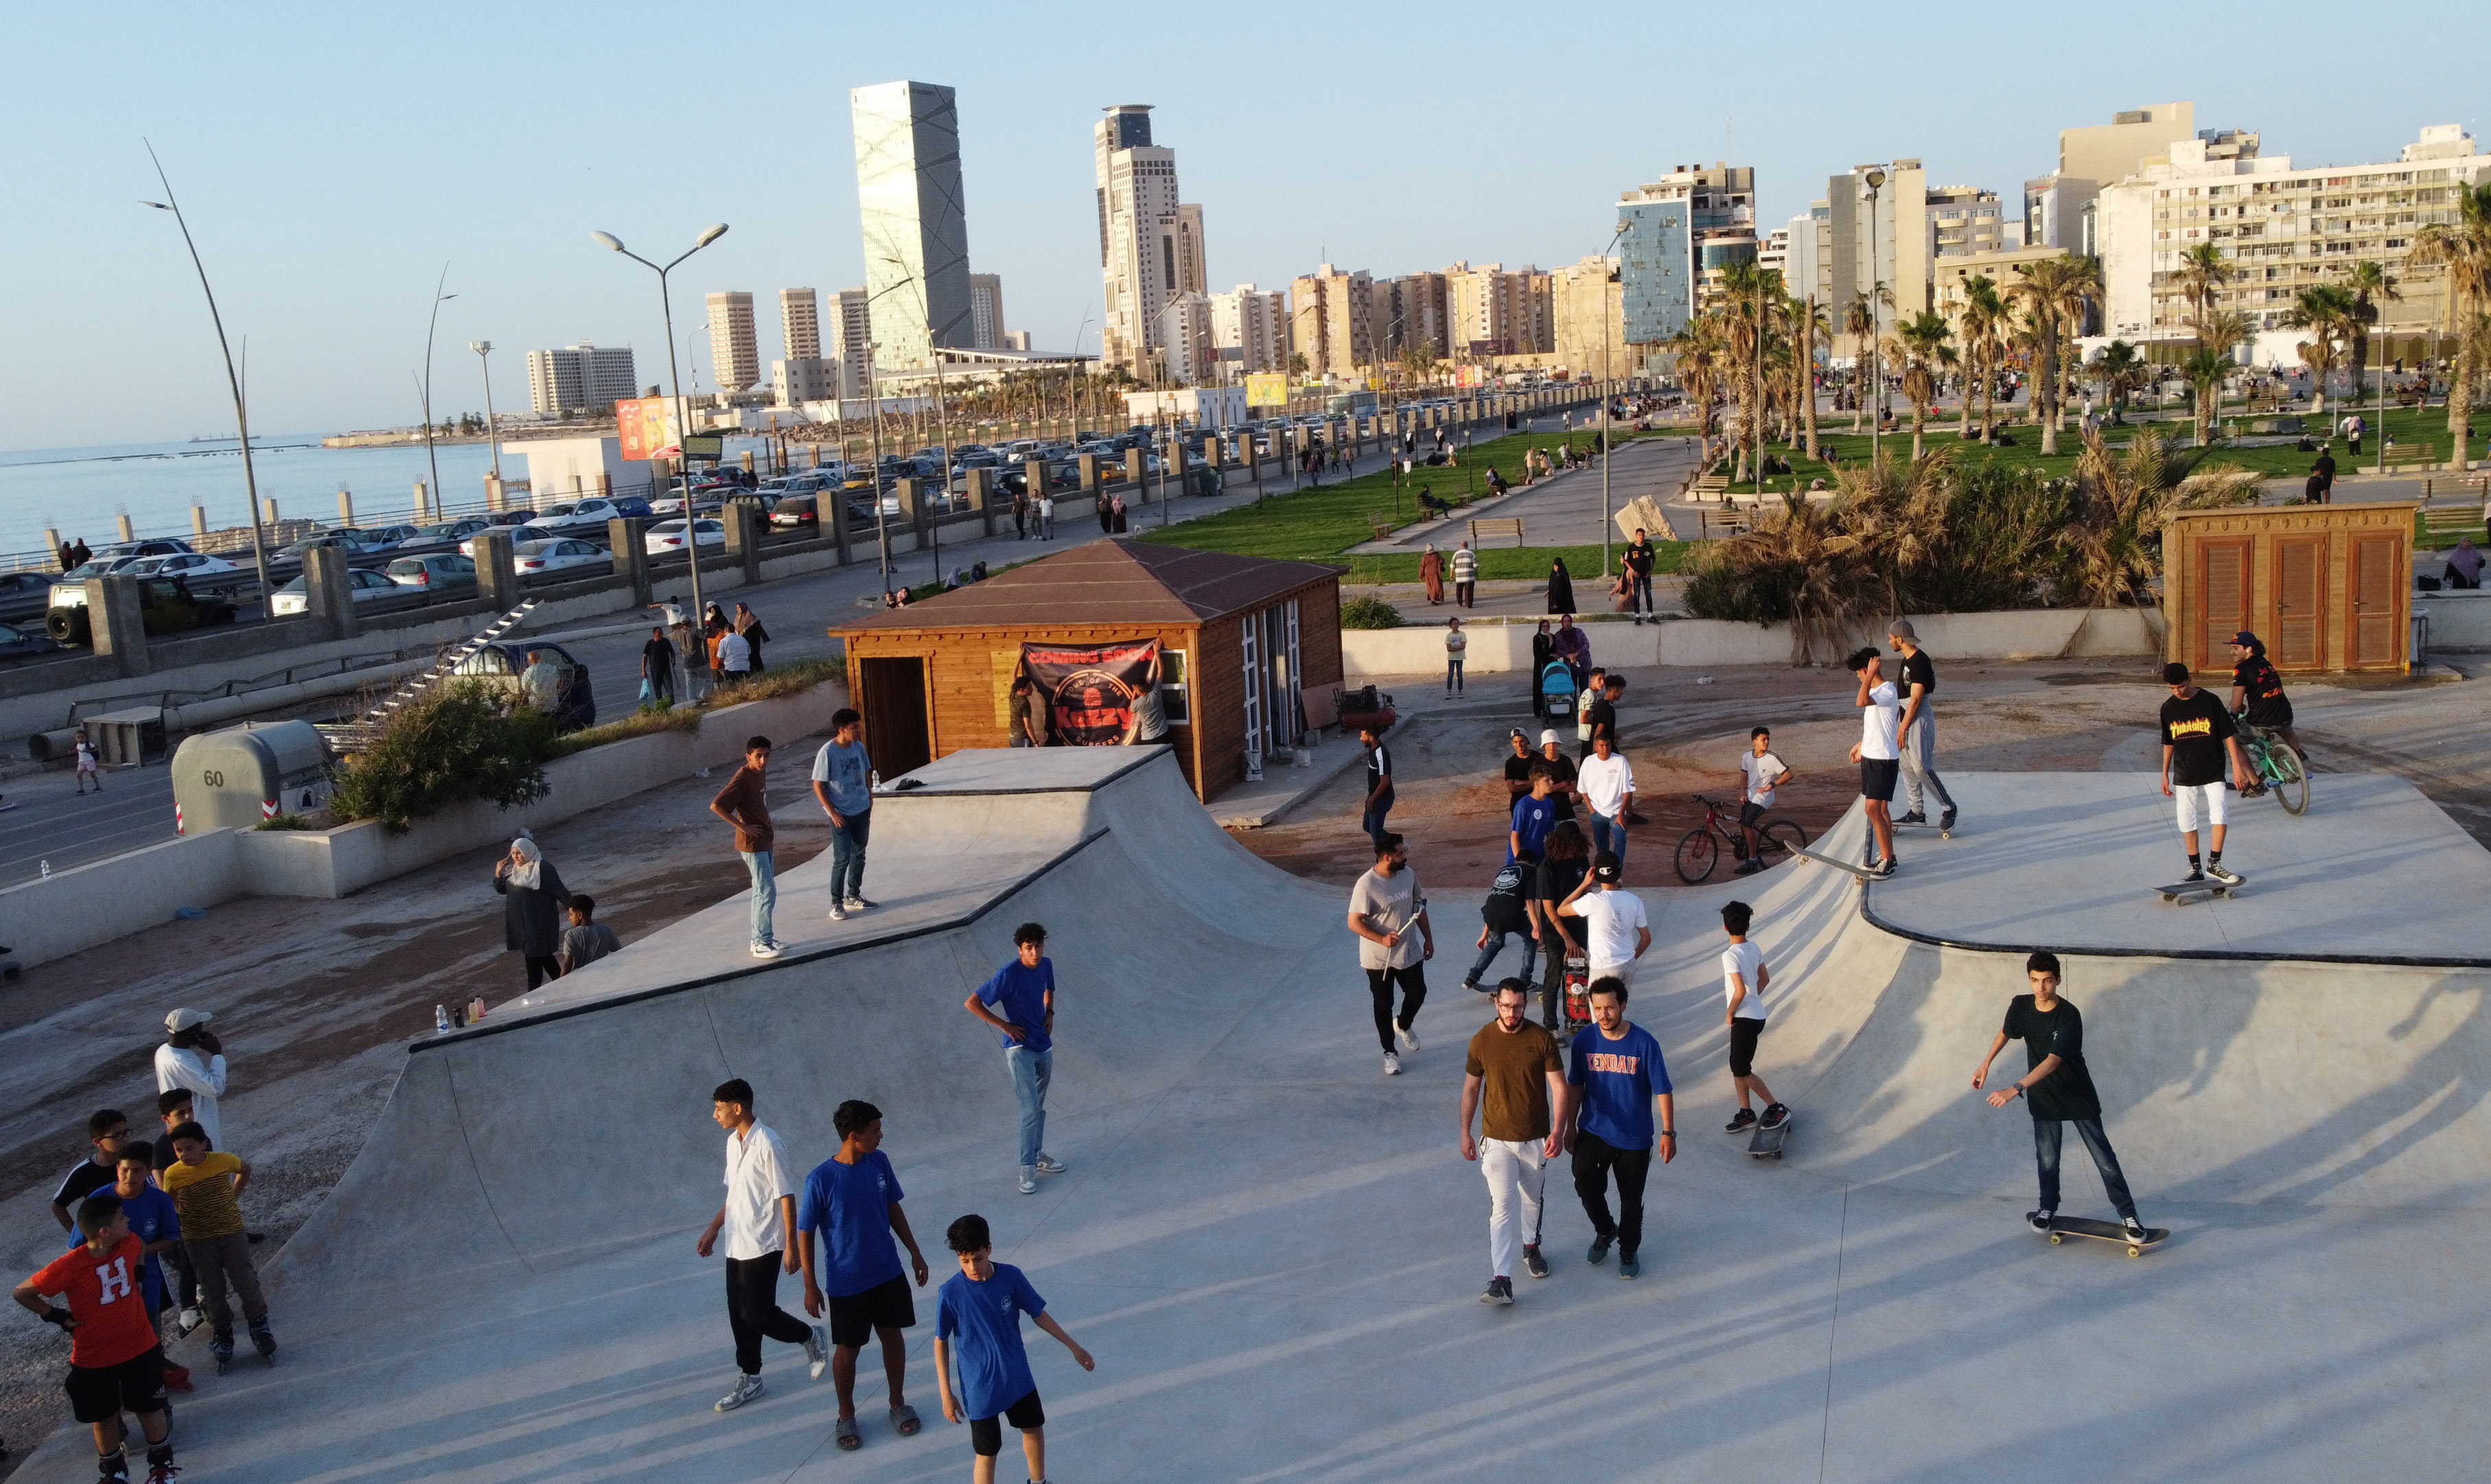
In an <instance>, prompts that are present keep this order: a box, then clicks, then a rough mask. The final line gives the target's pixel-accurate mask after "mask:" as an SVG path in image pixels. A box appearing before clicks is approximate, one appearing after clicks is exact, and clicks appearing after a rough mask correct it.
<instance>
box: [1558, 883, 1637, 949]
mask: <svg viewBox="0 0 2491 1484" xmlns="http://www.w3.org/2000/svg"><path fill="white" fill-rule="evenodd" d="M1574 912H1575V914H1576V915H1578V916H1580V917H1582V919H1583V946H1584V948H1585V949H1586V950H1587V951H1586V952H1585V954H1584V956H1585V957H1586V958H1588V959H1590V960H1591V964H1592V967H1594V968H1595V969H1597V968H1598V967H1600V966H1602V965H1606V964H1631V963H1633V962H1634V961H1635V939H1636V935H1637V934H1638V933H1639V932H1640V931H1641V930H1642V929H1643V928H1646V927H1649V926H1651V924H1652V918H1651V917H1648V916H1646V914H1645V913H1644V910H1643V898H1642V897H1639V896H1637V895H1635V894H1634V893H1633V892H1631V891H1626V890H1623V889H1622V890H1617V891H1612V890H1610V889H1609V888H1607V887H1593V888H1592V889H1591V890H1589V891H1586V892H1584V893H1583V894H1582V895H1581V896H1578V897H1576V898H1575V899H1574Z"/></svg>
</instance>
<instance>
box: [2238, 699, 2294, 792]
mask: <svg viewBox="0 0 2491 1484" xmlns="http://www.w3.org/2000/svg"><path fill="white" fill-rule="evenodd" d="M2239 727H2240V733H2241V750H2242V752H2245V753H2247V754H2248V759H2249V767H2250V768H2252V769H2254V770H2255V771H2256V774H2257V780H2258V782H2259V783H2260V784H2262V785H2264V786H2265V787H2266V788H2268V789H2270V790H2271V791H2272V792H2273V794H2274V798H2275V802H2277V803H2280V804H2282V805H2283V812H2284V813H2286V814H2300V813H2301V812H2302V811H2303V810H2305V809H2307V808H2308V807H2309V773H2308V771H2307V770H2305V769H2303V768H2302V767H2301V755H2300V754H2299V753H2296V752H2294V751H2293V750H2292V748H2291V747H2289V746H2287V745H2286V744H2285V743H2284V742H2283V740H2282V739H2280V738H2276V737H2270V736H2268V735H2267V734H2266V733H2264V732H2262V731H2260V730H2258V729H2257V728H2256V727H2254V726H2251V725H2250V724H2249V723H2248V722H2247V721H2245V720H2242V721H2241V722H2239Z"/></svg>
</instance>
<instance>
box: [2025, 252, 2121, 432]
mask: <svg viewBox="0 0 2491 1484" xmlns="http://www.w3.org/2000/svg"><path fill="white" fill-rule="evenodd" d="M2015 273H2016V281H2015V283H2014V284H2013V285H2012V286H2010V287H2009V288H2008V290H2007V293H2008V295H2009V296H2010V297H2011V298H2012V299H2013V300H2014V301H2015V302H2016V304H2017V305H2018V306H2021V307H2022V308H2023V310H2024V313H2025V317H2026V318H2027V319H2028V320H2029V321H2030V322H2031V324H2032V328H2033V339H2034V361H2035V363H2036V364H2035V366H2034V371H2035V375H2034V377H2033V397H2034V407H2033V414H2034V416H2035V417H2036V418H2037V419H2038V420H2039V421H2040V423H2041V451H2042V453H2043V454H2045V455H2046V454H2054V453H2056V452H2058V451H2059V411H2060V398H2059V383H2060V376H2061V372H2060V368H2059V335H2060V332H2061V330H2063V329H2064V328H2066V326H2067V325H2069V324H2070V323H2074V322H2076V321H2078V320H2079V317H2080V316H2081V315H2082V314H2083V313H2084V307H2085V301H2086V299H2087V298H2088V297H2089V296H2091V295H2093V294H2097V293H2099V292H2100V291H2101V283H2102V278H2101V260H2100V259H2098V258H2089V257H2079V256H2077V255H2076V254H2075V253H2072V252H2066V253H2062V254H2060V255H2059V256H2057V257H2054V258H2045V259H2043V260H2042V261H2040V262H2038V263H2018V264H2016V265H2015Z"/></svg>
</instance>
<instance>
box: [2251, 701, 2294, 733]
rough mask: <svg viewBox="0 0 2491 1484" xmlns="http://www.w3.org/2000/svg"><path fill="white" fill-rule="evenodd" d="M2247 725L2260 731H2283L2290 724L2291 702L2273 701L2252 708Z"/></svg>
mask: <svg viewBox="0 0 2491 1484" xmlns="http://www.w3.org/2000/svg"><path fill="white" fill-rule="evenodd" d="M2249 725H2251V726H2253V727H2255V728H2257V729H2258V730H2259V731H2261V732H2280V731H2283V730H2284V729H2285V728H2287V727H2289V726H2291V725H2292V703H2291V702H2290V701H2275V702H2272V703H2271V704H2269V705H2266V706H2261V707H2255V708H2252V709H2251V710H2250V712H2249Z"/></svg>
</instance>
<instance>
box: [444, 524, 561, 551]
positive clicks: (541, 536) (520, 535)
mask: <svg viewBox="0 0 2491 1484" xmlns="http://www.w3.org/2000/svg"><path fill="white" fill-rule="evenodd" d="M510 532H511V544H512V546H513V547H517V546H520V545H523V544H525V543H526V542H529V541H549V540H552V539H553V538H554V536H555V533H553V532H551V531H548V530H546V529H545V528H544V527H542V526H513V527H511V528H510ZM483 534H484V533H483V532H481V531H480V532H478V533H477V536H482V535H483ZM458 554H459V555H460V556H462V557H472V556H474V555H475V554H476V537H474V536H471V537H469V538H467V539H465V540H463V541H460V542H459V543H458Z"/></svg>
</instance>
